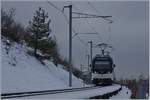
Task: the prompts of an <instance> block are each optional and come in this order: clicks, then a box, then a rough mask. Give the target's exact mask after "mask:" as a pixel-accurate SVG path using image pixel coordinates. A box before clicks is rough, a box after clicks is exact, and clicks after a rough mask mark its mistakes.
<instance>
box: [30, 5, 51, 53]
mask: <svg viewBox="0 0 150 100" xmlns="http://www.w3.org/2000/svg"><path fill="white" fill-rule="evenodd" d="M50 22H51V21H50V19H48V13H46V12H45V10H44V9H42V8H41V7H39V9H38V10H36V12H35V13H34V17H33V19H32V21H29V24H30V26H29V27H30V31H31V32H32V37H33V38H34V54H35V56H37V49H38V43H39V42H40V41H43V40H47V39H48V38H49V35H50V32H51V29H50V28H49V24H50Z"/></svg>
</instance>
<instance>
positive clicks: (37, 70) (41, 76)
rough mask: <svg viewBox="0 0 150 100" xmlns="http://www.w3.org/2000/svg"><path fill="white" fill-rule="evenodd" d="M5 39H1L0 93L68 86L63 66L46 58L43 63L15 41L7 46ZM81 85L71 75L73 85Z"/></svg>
mask: <svg viewBox="0 0 150 100" xmlns="http://www.w3.org/2000/svg"><path fill="white" fill-rule="evenodd" d="M7 41H8V40H7V39H2V41H1V57H2V59H1V62H2V67H1V70H2V79H1V82H2V93H8V92H21V91H34V90H48V89H60V88H68V79H69V78H68V77H69V73H68V72H67V71H66V70H64V69H63V67H64V66H62V65H58V67H56V66H55V65H54V64H53V63H52V62H51V61H48V60H45V61H44V62H45V65H43V64H41V62H40V61H38V60H37V59H36V58H35V57H33V56H30V55H29V54H28V53H27V48H28V47H27V46H25V45H21V44H17V43H15V42H11V43H10V44H11V45H10V46H8V45H7V44H6V43H7ZM8 42H9V41H8ZM82 85H83V83H82V81H81V80H80V79H78V78H76V77H75V76H73V87H81V86H82Z"/></svg>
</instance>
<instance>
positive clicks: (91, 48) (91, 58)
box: [88, 40, 93, 79]
mask: <svg viewBox="0 0 150 100" xmlns="http://www.w3.org/2000/svg"><path fill="white" fill-rule="evenodd" d="M88 43H90V59H91V66H90V67H91V71H90V79H91V78H92V45H93V43H92V40H91V41H90V42H88Z"/></svg>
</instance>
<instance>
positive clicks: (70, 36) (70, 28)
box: [64, 5, 72, 87]
mask: <svg viewBox="0 0 150 100" xmlns="http://www.w3.org/2000/svg"><path fill="white" fill-rule="evenodd" d="M66 7H67V8H69V87H72V5H69V6H64V8H66Z"/></svg>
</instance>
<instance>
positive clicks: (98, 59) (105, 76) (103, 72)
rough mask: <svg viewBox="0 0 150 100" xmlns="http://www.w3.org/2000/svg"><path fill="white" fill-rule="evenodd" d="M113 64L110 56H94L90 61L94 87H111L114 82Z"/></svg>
mask: <svg viewBox="0 0 150 100" xmlns="http://www.w3.org/2000/svg"><path fill="white" fill-rule="evenodd" d="M114 67H115V64H114V62H113V59H112V57H111V56H110V55H98V54H97V55H96V56H95V57H94V58H93V60H92V68H91V72H92V75H91V76H92V77H91V80H92V83H93V84H95V85H111V84H112V83H113V81H114Z"/></svg>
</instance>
